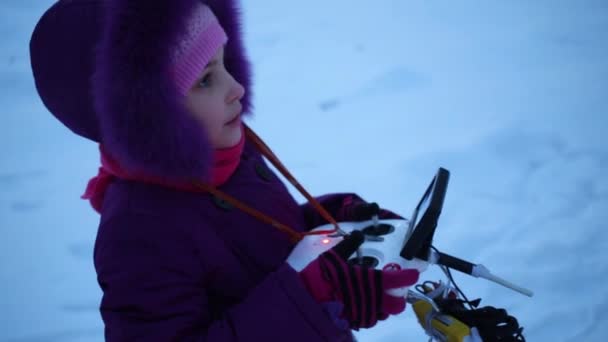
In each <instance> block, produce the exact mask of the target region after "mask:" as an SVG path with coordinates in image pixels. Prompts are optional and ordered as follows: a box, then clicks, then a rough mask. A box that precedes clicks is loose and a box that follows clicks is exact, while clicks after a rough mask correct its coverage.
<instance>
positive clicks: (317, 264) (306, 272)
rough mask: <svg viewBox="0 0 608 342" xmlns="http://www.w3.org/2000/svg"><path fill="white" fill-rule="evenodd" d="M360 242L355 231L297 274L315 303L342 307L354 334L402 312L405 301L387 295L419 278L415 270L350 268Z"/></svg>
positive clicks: (353, 266)
mask: <svg viewBox="0 0 608 342" xmlns="http://www.w3.org/2000/svg"><path fill="white" fill-rule="evenodd" d="M363 241H364V236H363V233H361V231H354V232H352V233H351V234H350V235H348V236H346V237H345V238H344V240H342V241H341V242H340V243H338V244H337V245H336V246H334V247H333V248H332V249H330V250H328V251H326V252H324V253H323V254H321V255H320V256H319V257H318V258H317V259H315V260H314V261H312V262H311V263H310V264H308V265H307V266H306V267H305V268H304V269H303V270H302V271H300V278H301V279H302V281H303V283H304V285H305V287H306V288H307V289H308V291H309V292H310V294H311V295H312V297H313V298H315V300H316V301H317V302H319V303H326V302H332V301H339V302H341V303H343V304H344V310H343V312H342V317H343V318H345V319H346V320H347V321H348V323H349V325H350V327H351V329H355V330H359V328H370V327H373V326H374V325H376V323H377V322H378V321H381V320H384V319H386V318H388V316H389V315H396V314H399V313H401V312H403V310H405V304H406V300H405V298H399V297H393V296H391V295H388V294H387V293H386V291H387V290H389V289H393V288H400V287H406V286H411V285H413V284H415V283H416V282H417V281H418V276H419V273H418V271H417V270H415V269H405V270H397V271H395V270H386V271H381V270H376V269H373V268H368V267H363V266H358V265H351V264H349V263H348V262H347V260H348V258H349V257H350V256H351V255H352V254H353V253H354V252H355V251H356V250H357V248H359V246H360V245H361V244H362V243H363Z"/></svg>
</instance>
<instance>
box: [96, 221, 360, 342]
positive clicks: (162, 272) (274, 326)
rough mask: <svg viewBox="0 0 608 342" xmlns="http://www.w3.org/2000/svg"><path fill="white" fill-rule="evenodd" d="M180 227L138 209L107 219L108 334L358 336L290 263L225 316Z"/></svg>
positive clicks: (99, 265) (101, 242)
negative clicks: (215, 310) (215, 313)
mask: <svg viewBox="0 0 608 342" xmlns="http://www.w3.org/2000/svg"><path fill="white" fill-rule="evenodd" d="M173 228H175V227H172V226H171V225H170V224H169V222H166V219H165V220H163V219H162V218H157V217H152V216H146V215H137V214H128V215H124V216H120V217H114V218H112V219H110V220H109V221H107V222H105V223H103V224H102V225H101V226H100V230H99V233H98V237H97V241H96V245H95V267H96V270H97V275H98V282H99V285H100V287H101V289H102V291H103V297H102V300H101V305H100V311H101V316H102V318H103V320H104V323H105V337H106V341H109V342H113V341H350V340H351V338H352V337H351V336H352V335H351V332H350V330H349V329H346V330H344V329H340V328H338V326H337V325H335V324H334V322H332V318H331V317H330V316H331V315H329V314H327V312H326V310H324V309H323V306H322V305H320V304H318V303H316V302H315V301H314V299H313V298H312V297H311V296H310V295H309V294H308V292H307V291H306V289H305V288H304V286H303V284H302V283H301V281H300V279H299V275H298V273H297V272H296V271H295V270H293V269H292V268H291V267H290V266H289V265H287V264H286V263H285V264H283V265H282V266H281V267H279V268H278V269H277V270H276V271H275V272H273V273H271V274H269V275H268V276H267V277H266V278H265V279H264V280H263V281H262V282H261V283H259V284H258V286H257V287H255V288H254V289H253V290H251V291H250V292H249V294H248V295H247V297H246V298H245V299H244V300H243V301H242V302H240V303H238V304H236V305H234V306H232V307H231V308H229V309H228V310H226V312H225V313H224V315H223V316H222V317H212V314H211V310H210V301H209V299H210V298H209V297H208V294H207V291H206V289H205V282H206V280H207V279H208V278H209V276H210V274H208V273H209V272H207V271H206V266H205V265H204V263H202V262H201V257H202V256H201V255H200V253H201V252H200V251H199V252H197V251H196V249H195V248H194V247H193V245H194V244H193V243H192V241H188V240H189V239H188V238H187V236H185V234H180V233H179V232H177V229H175V230H174V229H173ZM209 248H210V249H212V248H213V247H211V246H210V247H209Z"/></svg>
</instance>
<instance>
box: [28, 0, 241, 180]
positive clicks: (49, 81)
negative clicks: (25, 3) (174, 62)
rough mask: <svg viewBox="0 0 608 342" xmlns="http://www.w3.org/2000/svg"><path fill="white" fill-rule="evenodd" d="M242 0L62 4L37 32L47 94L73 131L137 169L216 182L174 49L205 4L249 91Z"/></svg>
mask: <svg viewBox="0 0 608 342" xmlns="http://www.w3.org/2000/svg"><path fill="white" fill-rule="evenodd" d="M237 1H238V0H155V1H151V0H60V1H58V2H57V3H55V4H54V5H53V6H52V7H51V8H50V9H48V10H47V11H46V13H44V15H43V16H42V18H41V19H40V21H39V22H38V24H37V25H36V28H35V30H34V32H33V34H32V38H31V41H30V56H31V64H32V70H33V73H34V79H35V82H36V88H37V90H38V93H39V95H40V97H41V99H42V101H43V103H44V104H45V106H46V107H47V108H48V109H49V111H50V112H51V113H52V114H53V115H54V116H55V117H57V119H59V120H60V121H61V122H62V123H63V124H64V125H66V126H67V127H68V128H69V129H71V130H72V131H73V132H75V133H76V134H78V135H81V136H83V137H85V138H88V139H90V140H93V141H95V142H99V143H101V144H102V145H103V146H104V150H105V151H107V152H108V153H109V154H110V155H111V156H112V158H114V159H115V160H116V161H117V162H118V163H119V164H120V165H121V167H123V168H124V169H126V170H127V171H128V172H145V173H146V174H148V175H150V176H156V177H160V178H161V179H163V180H167V181H178V182H179V181H184V180H192V179H199V180H207V179H208V177H209V174H210V167H211V154H212V147H211V144H210V143H209V141H208V138H207V136H206V133H205V132H204V129H201V127H200V123H198V122H196V121H195V120H194V119H193V118H192V117H191V115H190V114H189V113H188V112H187V110H186V108H185V106H184V96H183V95H182V94H181V93H180V90H179V89H178V86H177V85H176V84H175V82H174V80H173V79H172V78H171V77H170V75H171V73H170V72H167V71H168V70H169V68H170V66H171V56H172V51H173V50H172V47H175V46H176V44H177V42H178V40H179V39H180V37H181V36H182V35H183V34H184V32H185V30H186V22H187V20H186V18H187V17H188V14H189V13H192V10H193V8H194V6H196V5H197V2H202V3H204V4H206V5H207V6H209V8H210V9H211V10H212V12H213V13H214V14H215V16H216V17H217V19H218V21H219V23H220V25H221V27H222V28H223V29H224V31H225V32H226V35H227V36H228V43H227V45H226V47H225V51H224V59H225V64H226V68H227V69H228V71H229V72H230V73H231V74H232V75H233V76H234V77H235V79H236V80H237V81H238V82H239V83H241V84H242V85H243V86H244V87H245V90H246V94H245V97H244V98H243V99H242V100H241V103H242V104H243V113H244V114H247V113H249V112H250V110H251V99H250V94H251V90H250V88H251V86H250V83H251V73H250V67H249V61H248V60H247V58H246V54H245V50H244V47H243V41H242V35H241V27H240V14H239V8H238V4H237Z"/></svg>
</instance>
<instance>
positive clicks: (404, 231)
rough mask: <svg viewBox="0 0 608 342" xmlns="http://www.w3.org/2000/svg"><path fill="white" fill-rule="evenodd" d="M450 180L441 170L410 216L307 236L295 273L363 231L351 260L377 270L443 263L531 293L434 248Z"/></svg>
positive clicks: (292, 260)
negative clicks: (347, 238) (343, 240)
mask: <svg viewBox="0 0 608 342" xmlns="http://www.w3.org/2000/svg"><path fill="white" fill-rule="evenodd" d="M448 180H449V171H448V170H446V169H444V168H439V170H438V171H437V174H436V175H435V177H434V178H433V180H432V181H431V183H430V184H429V186H428V187H427V189H426V191H425V193H424V195H423V196H422V198H421V199H420V201H419V202H418V205H417V206H416V208H415V209H414V212H413V213H412V215H411V217H410V219H409V220H406V219H403V220H398V219H391V220H378V219H377V217H374V218H372V220H369V221H364V222H343V223H339V224H338V225H339V227H340V230H341V231H339V233H337V234H334V235H307V236H306V237H305V238H304V239H302V241H300V242H299V244H298V245H296V247H295V248H294V250H293V251H292V252H291V254H290V255H289V257H288V258H287V262H288V263H289V264H290V265H291V266H292V267H293V268H294V269H295V270H296V271H300V270H302V269H303V268H304V267H305V266H306V265H308V264H309V263H310V262H312V261H313V260H314V259H316V258H317V257H318V256H319V255H320V254H321V253H323V252H325V251H327V250H328V249H330V248H332V247H334V246H335V245H337V244H338V243H339V242H340V241H342V239H343V236H344V235H346V234H350V233H351V232H353V231H354V230H361V231H362V232H363V234H364V236H365V241H364V242H363V245H361V247H360V248H359V250H358V251H357V254H356V255H355V256H353V257H351V258H350V259H349V260H348V262H349V263H351V264H356V265H361V266H366V267H373V268H375V269H378V270H399V269H408V268H409V269H417V270H418V271H419V272H420V273H422V272H424V271H425V270H426V269H427V268H428V266H429V264H440V265H443V266H447V267H450V268H453V269H456V270H458V271H461V272H463V273H467V274H469V275H472V276H474V277H480V278H485V279H488V280H490V281H493V282H496V283H498V284H500V285H503V286H505V287H508V288H510V289H512V290H514V291H517V292H519V293H522V294H524V295H527V296H529V297H531V296H532V295H533V293H532V291H530V290H528V289H525V288H522V287H519V286H517V285H514V284H512V283H510V282H508V281H506V280H504V279H502V278H499V277H497V276H495V275H493V274H492V273H490V271H489V270H488V269H487V268H486V267H485V266H483V265H481V264H480V265H476V264H473V263H470V262H468V261H465V260H462V259H459V258H456V257H453V256H451V255H448V254H445V253H442V252H439V251H437V250H436V249H434V248H431V247H432V240H433V236H434V234H435V228H436V227H437V221H438V219H439V215H440V214H441V209H442V208H443V200H444V197H445V193H446V189H447V185H448ZM332 228H333V226H332V225H330V224H328V225H323V226H320V227H317V228H315V229H314V230H313V231H318V230H331V229H332ZM387 293H388V294H390V295H392V296H396V297H406V296H407V295H408V288H407V287H405V288H397V289H390V290H387Z"/></svg>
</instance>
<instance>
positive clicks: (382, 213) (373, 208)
mask: <svg viewBox="0 0 608 342" xmlns="http://www.w3.org/2000/svg"><path fill="white" fill-rule="evenodd" d="M374 215H378V218H379V219H381V220H382V219H401V220H402V219H403V217H401V216H399V215H397V214H395V213H393V212H391V211H388V210H386V209H382V208H380V206H379V205H378V203H376V202H371V203H368V202H366V201H365V200H363V199H362V198H360V197H359V196H352V195H351V196H347V197H345V198H344V200H343V201H342V206H341V207H340V209H338V213H337V215H336V217H338V218H340V220H339V221H366V220H369V219H371V218H372V217H373V216H374Z"/></svg>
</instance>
